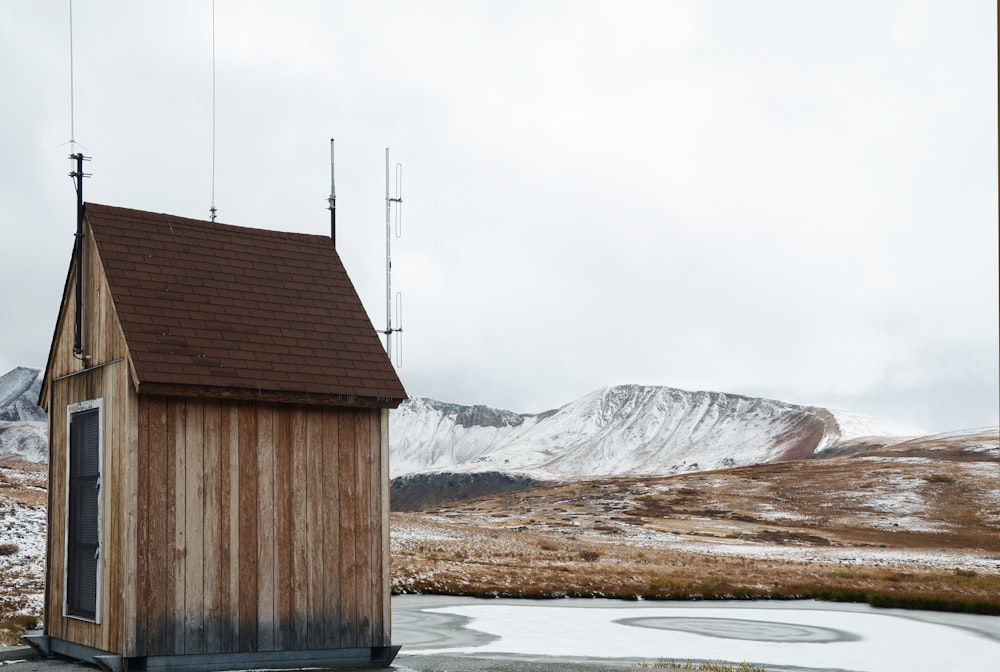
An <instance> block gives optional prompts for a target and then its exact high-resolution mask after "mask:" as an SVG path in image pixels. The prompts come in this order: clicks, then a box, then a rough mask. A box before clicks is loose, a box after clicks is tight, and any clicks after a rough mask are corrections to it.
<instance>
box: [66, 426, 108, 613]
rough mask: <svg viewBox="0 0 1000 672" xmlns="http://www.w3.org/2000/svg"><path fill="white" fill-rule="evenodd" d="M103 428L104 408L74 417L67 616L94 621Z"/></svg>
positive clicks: (70, 439)
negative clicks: (101, 435) (102, 416)
mask: <svg viewBox="0 0 1000 672" xmlns="http://www.w3.org/2000/svg"><path fill="white" fill-rule="evenodd" d="M100 428H101V413H100V408H92V409H88V410H85V411H79V412H77V413H71V414H70V421H69V529H68V530H67V548H66V554H67V557H66V613H67V615H70V616H80V617H82V618H88V619H90V620H96V617H97V568H98V562H99V558H100V538H99V536H98V529H99V528H98V525H99V516H100V488H101V468H100V467H101V462H100Z"/></svg>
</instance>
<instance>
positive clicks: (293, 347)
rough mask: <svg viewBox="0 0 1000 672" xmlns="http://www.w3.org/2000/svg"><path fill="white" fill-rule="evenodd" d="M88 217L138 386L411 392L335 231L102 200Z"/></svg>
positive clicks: (353, 394)
mask: <svg viewBox="0 0 1000 672" xmlns="http://www.w3.org/2000/svg"><path fill="white" fill-rule="evenodd" d="M86 217H87V221H88V222H89V223H90V226H91V230H92V231H93V236H94V240H95V242H96V243H97V247H98V250H99V253H100V257H101V261H102V262H103V265H104V270H105V273H106V274H107V278H108V284H109V285H110V287H111V294H112V297H113V299H114V304H115V309H116V311H117V313H118V318H119V320H120V322H121V325H122V330H123V331H124V334H125V340H126V342H127V343H128V349H129V355H130V357H131V361H132V365H133V367H134V375H135V377H136V379H137V382H138V385H139V391H140V392H142V391H143V388H144V387H145V388H146V390H147V391H149V390H154V389H155V390H162V389H167V388H170V387H174V388H177V389H180V388H190V389H193V390H195V391H198V390H201V392H202V393H204V394H206V395H208V396H244V397H245V396H248V395H249V394H256V395H259V396H268V395H270V396H272V397H275V398H281V397H300V398H311V397H319V398H317V399H314V401H316V402H318V403H330V401H331V400H333V401H334V402H336V401H342V402H345V403H347V402H354V401H358V402H359V403H367V404H374V405H378V406H385V407H395V406H396V405H398V404H399V402H400V401H402V400H403V399H405V398H406V391H405V390H404V389H403V386H402V384H401V383H400V381H399V378H398V377H397V376H396V372H395V370H394V369H393V367H392V364H391V363H390V362H389V360H388V358H387V357H386V354H385V351H384V349H383V348H382V345H381V342H380V341H379V338H378V335H377V334H376V332H375V329H374V327H372V323H371V321H370V320H369V319H368V315H367V314H366V313H365V310H364V307H363V306H362V304H361V300H360V299H359V298H358V294H357V292H356V291H355V289H354V286H353V285H352V284H351V280H350V278H348V276H347V272H346V270H345V269H344V266H343V264H342V263H341V261H340V256H339V255H338V254H337V252H336V250H335V249H334V247H333V245H332V243H331V242H330V239H329V238H326V237H324V236H317V235H307V234H300V233H283V232H277V231H266V230H261V229H249V228H243V227H237V226H230V225H226V224H218V223H215V222H207V221H199V220H193V219H185V218H182V217H174V216H172V215H165V214H155V213H150V212H142V211H138V210H128V209H125V208H116V207H110V206H106V205H97V204H94V203H88V204H87V205H86ZM223 390H228V392H223Z"/></svg>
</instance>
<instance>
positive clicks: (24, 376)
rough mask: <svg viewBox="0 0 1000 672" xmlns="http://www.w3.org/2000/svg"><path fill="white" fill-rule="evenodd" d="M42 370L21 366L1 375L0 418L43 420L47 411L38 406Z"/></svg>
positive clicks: (8, 419)
mask: <svg viewBox="0 0 1000 672" xmlns="http://www.w3.org/2000/svg"><path fill="white" fill-rule="evenodd" d="M41 389H42V372H41V371H39V370H38V369H29V368H26V367H23V366H19V367H17V368H16V369H14V370H12V371H10V372H8V373H5V374H4V375H3V376H0V420H7V421H10V422H22V421H23V422H43V421H45V420H46V415H45V411H43V410H42V409H41V408H39V407H38V393H39V391H40V390H41Z"/></svg>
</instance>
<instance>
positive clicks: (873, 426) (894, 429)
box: [830, 408, 927, 441]
mask: <svg viewBox="0 0 1000 672" xmlns="http://www.w3.org/2000/svg"><path fill="white" fill-rule="evenodd" d="M830 412H831V413H833V417H834V418H836V419H837V425H839V427H840V440H841V441H846V440H850V439H857V438H861V437H866V436H872V437H876V436H877V437H915V436H926V435H927V432H926V431H925V430H922V429H918V428H916V427H910V426H908V425H903V424H901V423H897V422H893V421H891V420H885V419H883V418H876V417H873V416H870V415H865V414H863V413H856V412H854V411H848V410H844V409H839V408H831V409H830Z"/></svg>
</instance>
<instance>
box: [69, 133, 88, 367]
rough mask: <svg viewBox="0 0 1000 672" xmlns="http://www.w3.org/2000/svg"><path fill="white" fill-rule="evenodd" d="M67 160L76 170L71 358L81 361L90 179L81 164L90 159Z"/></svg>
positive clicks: (80, 156) (78, 156)
mask: <svg viewBox="0 0 1000 672" xmlns="http://www.w3.org/2000/svg"><path fill="white" fill-rule="evenodd" d="M69 158H70V159H71V160H72V161H74V162H75V163H76V170H74V171H72V172H71V173H70V174H69V176H70V177H72V178H73V180H74V181H75V183H76V185H75V186H76V241H75V242H74V244H73V257H74V259H75V264H76V323H75V324H74V325H73V356H74V357H76V358H77V359H81V360H83V359H87V358H86V357H84V356H83V178H85V177H90V173H85V172H83V162H84V161H90V157H89V156H84V155H83V154H82V153H81V152H77V153H75V154H70V155H69Z"/></svg>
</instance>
